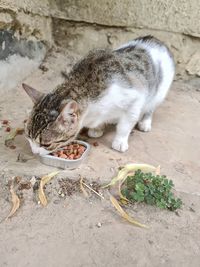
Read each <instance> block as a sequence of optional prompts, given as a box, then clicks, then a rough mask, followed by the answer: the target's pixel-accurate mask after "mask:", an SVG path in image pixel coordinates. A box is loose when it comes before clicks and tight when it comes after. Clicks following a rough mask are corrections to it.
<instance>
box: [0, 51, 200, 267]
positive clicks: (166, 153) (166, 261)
mask: <svg viewBox="0 0 200 267" xmlns="http://www.w3.org/2000/svg"><path fill="white" fill-rule="evenodd" d="M75 59H76V56H74V57H69V55H68V54H67V53H56V52H54V53H53V54H52V55H50V56H49V57H48V58H47V59H46V60H45V62H44V65H45V66H46V68H47V69H48V70H47V69H45V71H44V68H43V70H41V69H38V70H36V71H35V72H33V73H32V74H31V75H30V76H29V77H28V78H27V79H26V80H25V81H24V82H25V83H27V84H29V85H31V86H33V87H35V88H37V89H39V90H41V91H44V92H47V91H49V90H51V89H53V88H54V87H55V86H56V85H57V84H59V83H60V82H61V81H62V80H63V77H62V76H61V74H60V72H61V70H64V71H68V70H69V69H70V67H71V63H72V62H74V60H75ZM199 85H200V83H199V81H198V80H196V81H195V82H192V81H191V82H183V81H176V82H174V84H173V86H172V89H171V91H170V93H169V95H168V97H167V99H166V101H165V102H164V103H163V104H162V106H161V107H160V108H159V109H158V110H157V111H156V113H155V116H154V120H153V128H152V131H151V132H150V133H142V132H139V131H137V130H135V131H133V133H132V134H131V136H130V140H129V151H128V152H126V153H124V154H121V153H118V152H116V151H114V150H112V149H111V140H112V138H113V135H114V129H113V128H109V129H108V130H107V132H106V133H105V135H104V136H103V137H102V138H100V139H98V140H97V141H98V143H99V146H92V148H91V152H90V155H89V157H88V158H87V160H86V161H85V163H84V164H83V165H82V166H80V167H79V168H78V169H76V170H71V171H70V170H65V171H61V172H60V173H59V174H58V175H57V176H56V177H55V178H53V180H52V182H51V184H49V185H48V186H47V189H46V190H47V192H48V205H47V207H45V208H42V207H41V206H40V205H39V204H38V203H37V201H36V200H35V197H34V193H33V192H32V190H27V191H26V192H24V199H23V203H22V205H21V207H20V209H19V210H18V211H17V213H16V214H15V216H13V218H11V219H10V220H7V221H4V218H5V217H6V216H7V214H8V213H9V211H10V205H11V204H10V195H9V189H8V185H7V184H8V180H9V179H11V177H13V176H15V175H19V176H21V177H23V178H26V179H31V177H32V176H36V177H41V176H42V175H44V174H47V173H50V172H52V171H54V170H55V168H53V167H50V166H45V165H42V164H41V163H40V162H39V160H38V159H37V158H36V157H34V156H33V155H32V153H31V150H30V147H29V145H28V143H27V141H26V140H25V138H24V136H23V135H22V136H18V137H17V138H16V140H15V145H16V149H13V150H11V149H9V148H7V147H5V145H4V140H5V137H6V135H7V133H6V132H5V129H4V128H3V127H2V128H1V129H0V151H1V153H0V207H1V210H0V221H1V223H0V233H1V234H0V266H2V267H3V266H9V267H11V266H16V267H25V266H26V267H29V266H30V267H34V266H38V267H43V266H48V267H54V266H59V267H60V266H61V267H62V266H72V267H81V266H91V267H92V266H99V267H104V266H106V267H107V266H109V267H111V266H115V267H117V266H119V267H120V266H130V267H131V266H139V267H140V266H154V267H157V266H159V267H160V266H169V267H171V266H176V267H179V266H180V267H182V266H184V267H187V266H190V267H192V266H194V267H196V266H199V262H200V238H199V236H200V227H199V221H200V163H199V158H200V145H199V144H200V120H199V114H200V91H199V88H200V86H199ZM31 106H32V104H31V101H30V100H29V98H28V97H27V95H26V94H25V93H24V92H23V90H22V88H21V85H20V84H19V85H18V86H16V87H15V88H13V89H12V90H9V91H8V92H6V93H4V94H3V93H1V96H0V112H1V113H0V119H1V120H4V119H6V120H9V122H10V125H11V127H13V128H14V127H22V126H23V121H24V119H26V117H27V112H28V110H30V109H31ZM94 141H96V140H92V139H88V142H89V143H91V144H93V142H94ZM19 154H20V155H23V157H24V158H25V159H26V160H27V161H26V162H19V161H17V158H18V155H19ZM130 162H134V163H136V162H138V163H148V164H152V165H155V166H157V165H161V173H162V174H166V175H167V176H168V178H170V179H172V180H173V182H174V184H175V189H176V192H175V193H176V195H178V196H179V197H181V198H182V200H183V202H184V205H183V207H182V208H181V209H180V210H179V211H178V212H176V213H174V212H170V211H166V210H160V209H158V208H155V207H151V206H147V205H134V206H133V207H132V208H129V209H128V211H129V213H130V214H131V215H132V216H133V217H134V218H136V219H137V220H139V221H140V222H142V223H145V224H147V225H148V226H149V229H141V228H138V227H135V226H133V225H130V224H129V223H127V222H126V221H124V220H123V219H122V218H121V217H120V216H119V215H118V214H117V212H116V211H115V210H114V209H113V207H112V206H111V205H110V203H109V201H107V200H106V199H105V200H101V199H99V198H98V197H95V196H94V195H93V196H91V197H90V198H89V199H86V198H85V197H84V195H82V194H78V193H77V194H74V195H72V196H71V197H68V196H67V197H60V196H59V194H58V191H59V190H58V179H60V178H66V177H68V178H72V179H77V178H78V177H79V175H81V176H83V177H86V178H87V179H88V180H89V181H98V182H100V183H105V182H108V181H110V179H111V178H112V177H113V176H115V175H116V173H117V170H118V167H119V166H122V165H124V164H126V163H130Z"/></svg>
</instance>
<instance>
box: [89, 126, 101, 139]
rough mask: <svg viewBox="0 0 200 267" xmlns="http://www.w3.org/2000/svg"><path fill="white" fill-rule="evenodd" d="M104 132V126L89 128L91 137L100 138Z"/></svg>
mask: <svg viewBox="0 0 200 267" xmlns="http://www.w3.org/2000/svg"><path fill="white" fill-rule="evenodd" d="M103 133H104V126H103V125H102V126H99V127H97V128H90V129H89V130H88V136H89V137H91V138H99V137H101V136H102V135H103Z"/></svg>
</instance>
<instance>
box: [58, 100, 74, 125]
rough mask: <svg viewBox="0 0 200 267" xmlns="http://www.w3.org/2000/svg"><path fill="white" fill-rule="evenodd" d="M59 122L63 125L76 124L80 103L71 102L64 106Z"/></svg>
mask: <svg viewBox="0 0 200 267" xmlns="http://www.w3.org/2000/svg"><path fill="white" fill-rule="evenodd" d="M58 120H59V122H61V123H62V124H65V123H67V124H75V123H76V122H77V120H78V103H77V102H76V101H74V100H70V101H69V102H67V103H66V104H63V105H62V110H61V112H60V115H59V116H58Z"/></svg>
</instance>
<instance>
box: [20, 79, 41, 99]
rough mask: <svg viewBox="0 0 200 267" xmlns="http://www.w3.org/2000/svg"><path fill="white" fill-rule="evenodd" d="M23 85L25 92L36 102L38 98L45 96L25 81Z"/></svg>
mask: <svg viewBox="0 0 200 267" xmlns="http://www.w3.org/2000/svg"><path fill="white" fill-rule="evenodd" d="M22 87H23V88H24V90H25V92H26V93H27V94H28V95H29V96H30V98H31V100H32V101H33V103H34V104H35V103H37V102H38V100H40V99H41V98H42V97H43V96H44V94H43V93H41V92H39V91H37V90H36V89H34V88H32V87H31V86H29V85H27V84H25V83H22Z"/></svg>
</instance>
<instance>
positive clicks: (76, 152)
mask: <svg viewBox="0 0 200 267" xmlns="http://www.w3.org/2000/svg"><path fill="white" fill-rule="evenodd" d="M85 150H86V147H85V146H84V145H81V144H77V143H72V144H70V145H67V146H65V147H63V149H62V150H59V151H56V152H53V153H51V154H50V155H52V156H54V157H59V158H62V159H69V160H74V159H79V158H80V157H81V156H82V155H83V153H84V152H85Z"/></svg>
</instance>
